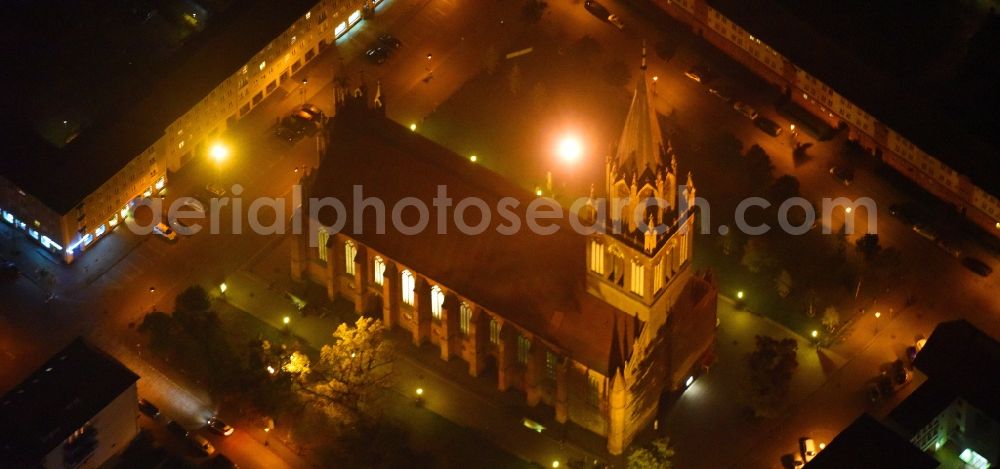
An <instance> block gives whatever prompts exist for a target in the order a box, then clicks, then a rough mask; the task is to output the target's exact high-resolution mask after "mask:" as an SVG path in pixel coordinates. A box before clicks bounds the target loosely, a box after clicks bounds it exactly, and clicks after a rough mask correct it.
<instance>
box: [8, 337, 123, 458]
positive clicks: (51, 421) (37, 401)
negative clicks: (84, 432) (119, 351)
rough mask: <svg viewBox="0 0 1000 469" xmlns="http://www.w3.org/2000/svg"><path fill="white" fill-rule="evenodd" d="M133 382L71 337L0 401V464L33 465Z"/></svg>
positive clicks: (104, 357) (100, 354)
mask: <svg viewBox="0 0 1000 469" xmlns="http://www.w3.org/2000/svg"><path fill="white" fill-rule="evenodd" d="M138 379H139V376H137V375H136V374H135V373H133V372H132V371H130V370H129V369H128V368H125V366H124V365H122V364H121V363H119V362H118V361H117V360H115V359H114V358H112V357H110V356H108V355H106V354H105V353H104V352H102V351H100V350H97V349H96V348H93V347H91V346H90V345H88V344H86V343H85V342H84V341H83V339H80V338H77V339H76V340H74V341H73V342H72V343H70V344H69V345H68V346H67V347H66V348H64V349H63V350H62V351H60V352H59V353H57V354H55V355H54V356H53V357H52V358H50V359H49V361H47V362H46V363H45V364H43V365H42V366H41V367H39V368H38V370H37V371H35V372H34V373H32V374H31V375H30V376H28V377H27V378H25V380H24V381H23V382H21V384H20V385H18V386H17V387H15V388H14V389H11V390H10V391H8V392H7V393H6V394H4V396H3V397H2V398H0V463H2V462H4V461H6V462H8V463H9V462H11V461H14V462H18V461H22V462H23V461H29V462H35V461H38V460H39V459H41V458H42V457H44V456H45V455H47V454H48V453H49V452H51V451H52V450H53V449H54V448H56V447H57V446H58V445H59V444H61V443H62V442H63V441H65V440H66V438H67V437H69V436H70V435H71V434H72V433H73V432H75V431H76V430H78V429H79V428H80V427H82V426H83V425H84V424H85V423H86V422H87V421H88V420H90V419H91V418H92V417H94V415H96V414H97V413H98V412H99V411H100V410H101V409H103V408H105V407H107V405H108V404H110V403H111V401H113V400H114V399H115V398H117V397H118V396H120V395H121V393H122V392H123V391H125V390H126V389H128V388H129V387H130V386H132V385H133V384H134V383H135V382H136V380H138ZM0 465H3V464H0Z"/></svg>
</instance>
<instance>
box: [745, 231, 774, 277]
mask: <svg viewBox="0 0 1000 469" xmlns="http://www.w3.org/2000/svg"><path fill="white" fill-rule="evenodd" d="M740 264H742V265H743V267H746V268H747V270H749V271H750V272H753V273H758V272H760V271H761V270H763V269H764V268H766V267H768V266H770V265H771V258H770V257H769V256H768V255H767V244H766V242H765V241H764V238H761V237H760V236H755V237H752V238H750V239H748V240H747V243H746V244H745V245H743V257H742V258H741V259H740Z"/></svg>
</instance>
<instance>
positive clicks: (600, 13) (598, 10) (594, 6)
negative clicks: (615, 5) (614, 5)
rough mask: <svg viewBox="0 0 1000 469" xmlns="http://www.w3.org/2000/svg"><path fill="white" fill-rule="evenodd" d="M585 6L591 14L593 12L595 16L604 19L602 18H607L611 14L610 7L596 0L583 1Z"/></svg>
mask: <svg viewBox="0 0 1000 469" xmlns="http://www.w3.org/2000/svg"><path fill="white" fill-rule="evenodd" d="M583 7H584V8H586V9H587V11H589V12H590V14H592V15H594V16H596V17H598V18H600V19H602V20H603V19H605V18H607V17H608V16H609V15H611V12H610V11H608V9H607V8H605V7H604V5H601V4H600V3H597V2H595V1H594V0H586V1H584V2H583Z"/></svg>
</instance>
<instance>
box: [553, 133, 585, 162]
mask: <svg viewBox="0 0 1000 469" xmlns="http://www.w3.org/2000/svg"><path fill="white" fill-rule="evenodd" d="M557 152H558V154H559V157H560V158H562V160H563V161H565V162H566V163H576V162H577V161H579V159H580V155H582V154H583V144H582V143H580V139H578V138H577V137H575V136H572V135H568V136H565V137H563V138H562V139H561V140H559V147H558V148H557Z"/></svg>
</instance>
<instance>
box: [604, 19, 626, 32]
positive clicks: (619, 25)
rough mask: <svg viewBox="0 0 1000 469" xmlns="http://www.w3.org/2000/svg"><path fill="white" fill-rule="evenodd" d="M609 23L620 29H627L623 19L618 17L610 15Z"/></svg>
mask: <svg viewBox="0 0 1000 469" xmlns="http://www.w3.org/2000/svg"><path fill="white" fill-rule="evenodd" d="M608 23H611V24H613V25H615V27H616V28H618V29H621V30H624V29H625V23H624V22H622V19H621V18H619V17H618V15H608Z"/></svg>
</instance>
